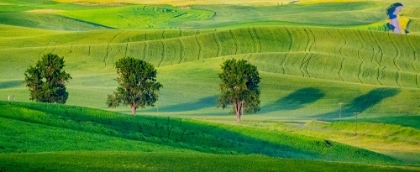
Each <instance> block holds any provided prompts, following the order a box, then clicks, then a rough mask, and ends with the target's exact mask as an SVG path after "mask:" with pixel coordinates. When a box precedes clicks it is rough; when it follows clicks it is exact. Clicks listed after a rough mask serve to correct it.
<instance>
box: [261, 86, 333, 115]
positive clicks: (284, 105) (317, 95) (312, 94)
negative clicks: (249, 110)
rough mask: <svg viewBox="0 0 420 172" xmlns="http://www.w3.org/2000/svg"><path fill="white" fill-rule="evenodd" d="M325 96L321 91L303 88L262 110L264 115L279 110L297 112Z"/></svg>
mask: <svg viewBox="0 0 420 172" xmlns="http://www.w3.org/2000/svg"><path fill="white" fill-rule="evenodd" d="M324 96H325V94H324V93H323V92H322V91H321V90H319V89H316V88H302V89H299V90H297V91H295V92H293V93H291V94H289V95H287V96H286V97H283V98H281V99H279V100H277V101H275V102H274V103H271V104H268V105H266V106H264V107H262V108H261V110H262V111H263V113H264V112H265V113H268V112H272V111H278V110H296V109H300V108H303V107H304V106H305V105H307V104H310V103H313V102H316V101H317V100H319V99H321V98H322V97H324Z"/></svg>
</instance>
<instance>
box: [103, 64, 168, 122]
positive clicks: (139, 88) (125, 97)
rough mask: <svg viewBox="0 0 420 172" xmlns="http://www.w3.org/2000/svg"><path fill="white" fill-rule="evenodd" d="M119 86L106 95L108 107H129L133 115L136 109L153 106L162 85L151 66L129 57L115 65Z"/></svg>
mask: <svg viewBox="0 0 420 172" xmlns="http://www.w3.org/2000/svg"><path fill="white" fill-rule="evenodd" d="M115 68H116V69H117V74H118V77H117V79H116V81H117V82H118V84H119V86H118V88H117V90H116V91H115V92H114V94H113V95H108V99H107V101H106V104H107V105H108V107H116V106H118V105H119V104H120V103H123V104H124V105H130V107H131V113H132V114H135V113H136V109H137V108H138V107H141V108H144V107H145V106H154V103H155V102H156V101H157V100H158V95H157V94H156V92H157V91H159V89H160V88H161V87H162V84H160V83H159V82H157V81H156V74H157V72H156V70H155V68H154V67H153V65H152V64H150V63H147V62H145V61H143V60H139V59H134V58H131V57H127V58H122V59H119V60H118V61H117V62H116V63H115Z"/></svg>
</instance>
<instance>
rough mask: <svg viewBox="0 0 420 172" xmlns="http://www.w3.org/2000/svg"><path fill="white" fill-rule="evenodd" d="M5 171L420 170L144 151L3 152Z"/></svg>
mask: <svg viewBox="0 0 420 172" xmlns="http://www.w3.org/2000/svg"><path fill="white" fill-rule="evenodd" d="M0 170H3V171H22V172H24V171H200V172H204V171H212V172H213V171H288V172H290V171H320V172H328V171H349V172H353V171H378V172H382V171H390V172H391V171H398V172H402V171H418V169H415V168H410V167H391V166H375V165H362V164H349V163H333V162H321V161H309V160H293V159H281V158H270V157H264V156H258V155H253V156H247V155H217V154H203V153H144V152H50V153H24V154H0Z"/></svg>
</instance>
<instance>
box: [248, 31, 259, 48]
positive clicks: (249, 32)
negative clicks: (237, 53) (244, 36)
mask: <svg viewBox="0 0 420 172" xmlns="http://www.w3.org/2000/svg"><path fill="white" fill-rule="evenodd" d="M247 32H248V34H249V37H250V38H251V40H252V51H251V52H250V53H258V50H257V49H258V46H257V43H256V41H255V38H254V36H253V34H252V33H253V30H252V28H248V29H247Z"/></svg>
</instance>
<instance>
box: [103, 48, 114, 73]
mask: <svg viewBox="0 0 420 172" xmlns="http://www.w3.org/2000/svg"><path fill="white" fill-rule="evenodd" d="M110 51H112V47H111V46H110V45H109V44H108V46H107V48H106V54H105V56H104V58H103V59H104V60H103V63H104V64H105V67H106V65H107V64H106V59H107V58H108V55H109V52H110Z"/></svg>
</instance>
